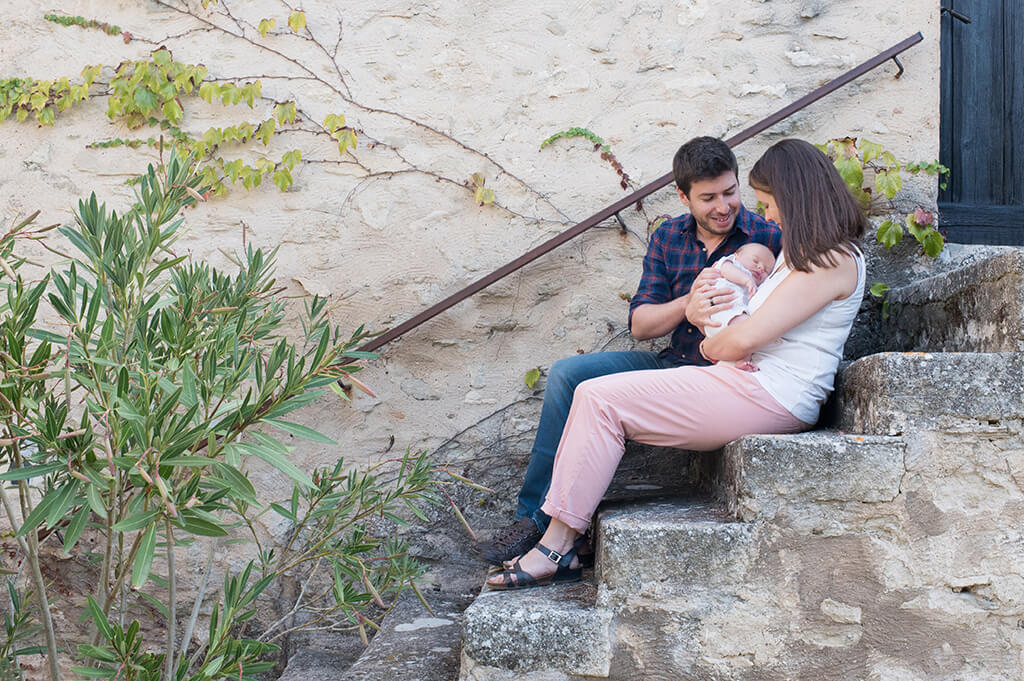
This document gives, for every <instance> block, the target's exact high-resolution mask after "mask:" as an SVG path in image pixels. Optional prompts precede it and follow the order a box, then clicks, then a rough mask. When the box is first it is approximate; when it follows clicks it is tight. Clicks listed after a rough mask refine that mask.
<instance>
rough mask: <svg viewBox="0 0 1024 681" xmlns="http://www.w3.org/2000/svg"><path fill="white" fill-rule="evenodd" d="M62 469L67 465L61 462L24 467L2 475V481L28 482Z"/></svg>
mask: <svg viewBox="0 0 1024 681" xmlns="http://www.w3.org/2000/svg"><path fill="white" fill-rule="evenodd" d="M62 468H65V465H64V464H63V463H61V462H59V461H55V462H53V463H44V464H40V465H38V466H22V467H21V468H15V469H14V470H10V471H7V472H6V473H3V474H0V480H8V481H12V480H28V479H29V478H37V477H39V476H41V475H46V474H47V473H53V472H54V471H59V470H61V469H62Z"/></svg>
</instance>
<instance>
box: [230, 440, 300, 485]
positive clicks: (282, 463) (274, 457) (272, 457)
mask: <svg viewBox="0 0 1024 681" xmlns="http://www.w3.org/2000/svg"><path fill="white" fill-rule="evenodd" d="M238 446H239V447H240V448H241V449H242V450H243V451H245V453H247V454H250V455H252V456H255V457H257V458H259V459H263V460H264V461H266V462H267V463H269V464H270V465H271V466H273V467H274V468H276V469H277V470H279V471H281V472H282V473H284V474H285V475H287V476H288V477H289V478H291V479H292V480H294V481H295V482H297V483H299V484H300V485H302V486H303V487H307V488H312V487H313V480H312V478H310V477H309V476H308V475H307V474H306V473H305V472H303V471H302V470H301V469H300V468H299V467H298V466H296V465H295V464H293V463H292V462H291V461H289V460H288V458H287V457H286V456H285V455H284V454H282V453H281V452H279V451H277V450H275V449H272V448H271V447H269V446H266V445H256V444H249V443H240V444H239V445H238Z"/></svg>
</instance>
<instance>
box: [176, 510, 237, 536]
mask: <svg viewBox="0 0 1024 681" xmlns="http://www.w3.org/2000/svg"><path fill="white" fill-rule="evenodd" d="M181 522H182V526H183V527H184V529H185V531H186V532H188V533H190V534H195V535H199V536H201V537H225V536H227V534H228V531H227V530H225V529H224V528H223V527H221V526H220V525H218V524H216V523H212V522H210V521H209V520H203V519H202V518H196V517H195V516H193V515H191V514H190V513H188V511H184V512H182V514H181Z"/></svg>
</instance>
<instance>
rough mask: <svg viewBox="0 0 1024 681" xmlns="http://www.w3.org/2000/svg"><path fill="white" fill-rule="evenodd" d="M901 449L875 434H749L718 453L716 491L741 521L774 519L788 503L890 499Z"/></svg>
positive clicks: (897, 479)
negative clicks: (717, 487) (719, 482)
mask: <svg viewBox="0 0 1024 681" xmlns="http://www.w3.org/2000/svg"><path fill="white" fill-rule="evenodd" d="M905 450H906V447H905V445H904V443H903V442H902V440H900V439H899V438H895V437H884V436H877V435H850V434H845V433H837V432H834V431H811V432H808V433H799V434H796V435H748V436H747V437H743V438H740V439H739V440H736V441H735V442H731V443H730V444H728V445H727V446H726V447H725V449H724V450H723V453H722V469H721V492H722V494H723V495H724V496H725V499H726V502H727V505H728V509H729V511H730V512H731V513H733V514H735V516H736V517H738V518H740V519H741V520H753V519H756V518H773V517H774V516H775V515H776V513H777V512H778V510H779V508H780V507H781V506H783V505H787V504H806V503H812V504H816V503H830V502H882V501H891V500H892V499H893V498H894V497H895V496H896V495H897V494H898V493H899V490H900V480H901V479H902V477H903V473H904V470H905V469H904V463H903V456H904V452H905Z"/></svg>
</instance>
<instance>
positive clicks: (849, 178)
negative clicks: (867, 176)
mask: <svg viewBox="0 0 1024 681" xmlns="http://www.w3.org/2000/svg"><path fill="white" fill-rule="evenodd" d="M835 166H836V170H838V171H839V175H840V176H841V177H842V178H843V182H845V183H846V186H847V187H849V188H850V189H851V190H854V191H860V189H861V186H862V185H863V183H864V168H863V166H861V164H860V159H858V158H857V157H856V156H852V157H845V156H840V157H839V158H837V159H836V160H835Z"/></svg>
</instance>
